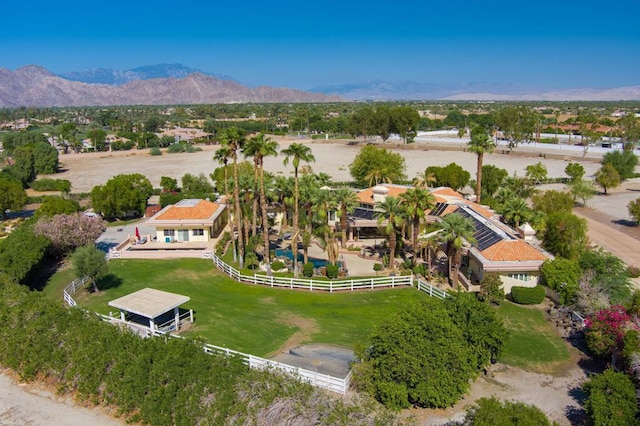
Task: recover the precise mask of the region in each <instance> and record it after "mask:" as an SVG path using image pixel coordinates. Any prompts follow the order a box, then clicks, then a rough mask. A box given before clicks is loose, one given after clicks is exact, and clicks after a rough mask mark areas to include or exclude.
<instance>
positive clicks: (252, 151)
mask: <svg viewBox="0 0 640 426" xmlns="http://www.w3.org/2000/svg"><path fill="white" fill-rule="evenodd" d="M243 153H244V155H245V156H253V162H254V164H255V167H256V171H257V178H258V179H257V180H258V183H259V192H260V212H261V213H262V237H263V239H264V259H265V261H266V262H267V263H268V262H269V259H270V256H269V217H268V216H267V195H266V191H265V189H264V157H267V156H276V155H278V142H276V141H274V140H273V139H271V138H269V137H265V135H264V134H262V133H260V134H259V135H258V136H254V137H253V138H251V139H249V141H248V142H247V144H246V146H245V148H244V150H243ZM255 215H257V213H256V212H255V210H254V217H255ZM254 223H255V219H254Z"/></svg>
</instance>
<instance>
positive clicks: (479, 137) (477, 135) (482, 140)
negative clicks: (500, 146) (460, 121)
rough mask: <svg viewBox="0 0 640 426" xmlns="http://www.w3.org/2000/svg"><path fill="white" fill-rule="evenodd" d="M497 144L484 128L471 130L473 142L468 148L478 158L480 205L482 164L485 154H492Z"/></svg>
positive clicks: (470, 142)
mask: <svg viewBox="0 0 640 426" xmlns="http://www.w3.org/2000/svg"><path fill="white" fill-rule="evenodd" d="M495 147H496V144H495V142H494V140H493V138H491V136H489V134H488V133H487V131H486V130H485V129H484V127H480V126H475V127H474V128H473V129H471V140H470V141H469V143H467V148H468V149H469V151H470V152H473V153H474V154H476V155H477V156H478V165H477V168H476V203H480V195H481V191H482V162H483V160H484V154H485V153H487V154H491V153H492V152H493V150H494V149H495Z"/></svg>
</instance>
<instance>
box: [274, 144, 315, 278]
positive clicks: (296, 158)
mask: <svg viewBox="0 0 640 426" xmlns="http://www.w3.org/2000/svg"><path fill="white" fill-rule="evenodd" d="M281 153H282V154H283V155H285V158H284V165H285V166H286V165H287V164H289V159H290V158H291V159H292V160H291V164H292V165H293V172H294V174H293V176H294V179H295V180H294V182H295V185H294V190H293V194H294V200H293V237H292V240H291V252H292V254H293V275H294V277H296V278H298V233H299V232H300V231H299V229H298V219H299V209H300V206H299V197H300V193H299V190H298V168H299V167H300V161H301V160H302V161H305V162H307V163H309V162H312V161H316V158H315V157H314V156H313V153H312V152H311V148H309V147H308V146H306V145H303V144H300V143H292V144H291V145H289V147H288V148H285V149H283V150H282V151H281ZM294 247H295V249H294Z"/></svg>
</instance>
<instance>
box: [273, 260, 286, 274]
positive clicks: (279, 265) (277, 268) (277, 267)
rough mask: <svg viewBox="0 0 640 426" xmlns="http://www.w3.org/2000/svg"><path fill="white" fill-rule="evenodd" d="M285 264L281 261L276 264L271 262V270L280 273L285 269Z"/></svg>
mask: <svg viewBox="0 0 640 426" xmlns="http://www.w3.org/2000/svg"><path fill="white" fill-rule="evenodd" d="M284 267H285V264H284V262H280V261H279V260H276V261H275V262H271V269H272V270H274V271H276V272H278V271H280V270H281V269H284Z"/></svg>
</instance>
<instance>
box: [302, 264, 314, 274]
mask: <svg viewBox="0 0 640 426" xmlns="http://www.w3.org/2000/svg"><path fill="white" fill-rule="evenodd" d="M302 275H304V276H305V277H307V278H311V277H312V276H313V263H311V262H307V263H305V264H304V265H302Z"/></svg>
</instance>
